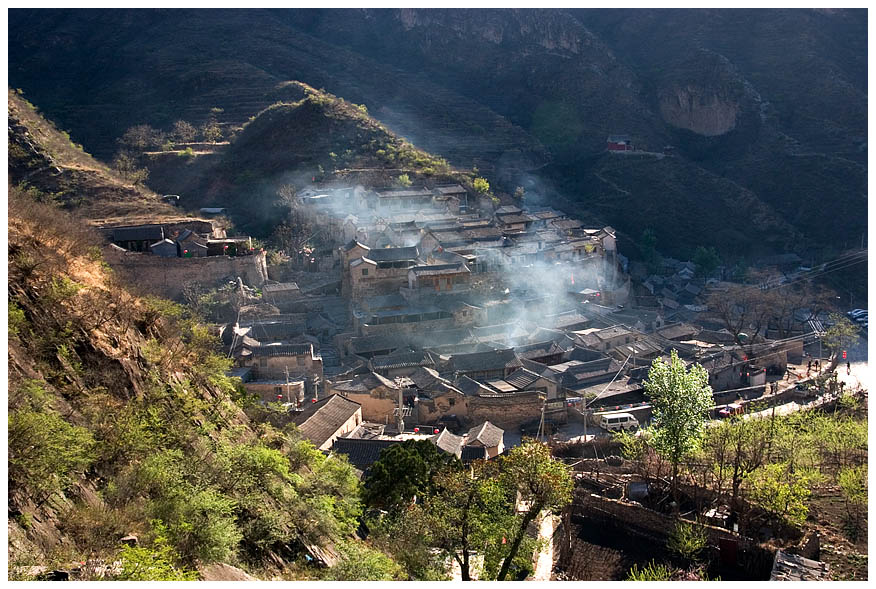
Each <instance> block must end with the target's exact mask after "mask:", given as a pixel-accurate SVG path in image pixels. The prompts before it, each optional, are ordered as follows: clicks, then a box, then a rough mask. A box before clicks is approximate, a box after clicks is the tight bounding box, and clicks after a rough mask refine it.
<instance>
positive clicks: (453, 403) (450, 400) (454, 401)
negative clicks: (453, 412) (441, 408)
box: [447, 399, 456, 407]
mask: <svg viewBox="0 0 876 589" xmlns="http://www.w3.org/2000/svg"><path fill="white" fill-rule="evenodd" d="M447 400H448V401H449V402H450V406H451V407H453V406H454V405H456V399H447Z"/></svg>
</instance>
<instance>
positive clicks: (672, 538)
mask: <svg viewBox="0 0 876 589" xmlns="http://www.w3.org/2000/svg"><path fill="white" fill-rule="evenodd" d="M707 539H708V538H707V536H706V530H705V529H704V528H703V527H702V526H700V525H697V524H692V523H689V522H685V521H679V522H678V523H676V524H675V527H674V528H673V529H672V533H671V534H670V535H669V540H668V541H667V547H668V548H669V550H671V551H672V552H674V553H675V554H677V555H679V556H680V557H682V558H684V559H685V560H689V561H690V560H696V559H697V557H699V556H700V553H701V552H702V551H703V549H704V548H705V547H706V542H707Z"/></svg>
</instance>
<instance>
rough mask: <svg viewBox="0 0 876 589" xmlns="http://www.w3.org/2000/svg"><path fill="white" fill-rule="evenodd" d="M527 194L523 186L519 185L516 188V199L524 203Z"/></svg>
mask: <svg viewBox="0 0 876 589" xmlns="http://www.w3.org/2000/svg"><path fill="white" fill-rule="evenodd" d="M525 196H526V189H525V188H523V187H522V186H518V187H517V188H515V189H514V200H516V201H517V202H520V203H522V202H523V198H524V197H525Z"/></svg>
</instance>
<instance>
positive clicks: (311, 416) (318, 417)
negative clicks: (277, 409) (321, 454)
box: [292, 395, 362, 448]
mask: <svg viewBox="0 0 876 589" xmlns="http://www.w3.org/2000/svg"><path fill="white" fill-rule="evenodd" d="M361 408H362V407H361V405H359V403H356V402H355V401H350V400H349V399H345V398H344V397H342V396H340V395H331V396H330V397H326V398H325V399H322V400H320V401H317V402H316V403H313V404H311V405H310V406H309V407H307V408H306V409H305V410H304V411H302V412H301V413H300V414H298V415H296V416H295V417H294V418H293V419H292V421H293V423H295V425H297V426H298V430H299V431H300V432H301V435H302V436H304V437H305V438H307V439H308V440H310V441H311V442H313V445H314V446H316V447H317V448H319V447H320V446H322V445H323V444H324V443H325V442H326V441H327V440H328V439H329V438H331V437H332V436H333V435H335V433H337V431H338V429H340V427H341V426H343V425H344V424H345V423H347V421H348V420H349V419H350V418H351V417H353V416H354V415H355V414H356V412H357V411H359V410H360V409H361Z"/></svg>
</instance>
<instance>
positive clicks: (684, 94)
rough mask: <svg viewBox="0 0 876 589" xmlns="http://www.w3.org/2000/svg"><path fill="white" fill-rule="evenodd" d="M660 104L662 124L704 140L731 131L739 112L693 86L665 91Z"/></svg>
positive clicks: (708, 92)
mask: <svg viewBox="0 0 876 589" xmlns="http://www.w3.org/2000/svg"><path fill="white" fill-rule="evenodd" d="M659 104H660V115H661V116H662V117H663V120H664V121H666V122H667V123H669V124H670V125H672V126H673V127H678V128H680V129H687V130H688V131H693V132H694V133H698V134H700V135H705V136H707V137H712V136H715V135H723V134H724V133H727V132H729V131H732V130H733V128H734V127H735V126H736V120H737V117H738V116H739V111H740V109H739V104H737V103H735V102H733V101H730V100H727V99H724V98H722V97H721V96H719V95H718V94H717V93H715V92H711V91H709V90H708V89H707V88H702V87H698V86H693V85H689V86H684V87H674V88H671V89H669V90H667V91H665V92H664V93H663V95H662V96H661V97H660V102H659Z"/></svg>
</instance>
